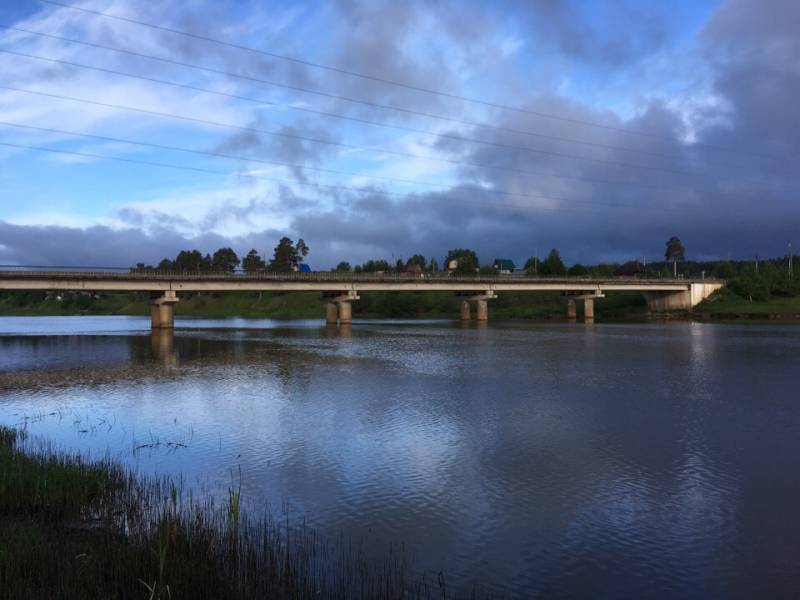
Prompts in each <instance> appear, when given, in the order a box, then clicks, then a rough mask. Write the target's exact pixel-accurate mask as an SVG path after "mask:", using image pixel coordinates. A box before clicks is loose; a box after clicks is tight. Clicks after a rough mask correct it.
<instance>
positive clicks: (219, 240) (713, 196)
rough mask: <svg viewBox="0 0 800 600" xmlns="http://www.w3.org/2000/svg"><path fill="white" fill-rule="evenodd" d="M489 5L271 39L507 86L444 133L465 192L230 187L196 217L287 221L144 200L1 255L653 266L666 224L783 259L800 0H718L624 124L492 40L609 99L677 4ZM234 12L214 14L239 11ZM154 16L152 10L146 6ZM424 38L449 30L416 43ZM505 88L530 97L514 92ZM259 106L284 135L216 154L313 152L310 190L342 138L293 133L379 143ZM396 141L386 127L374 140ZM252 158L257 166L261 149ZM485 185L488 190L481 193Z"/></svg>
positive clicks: (187, 45)
mask: <svg viewBox="0 0 800 600" xmlns="http://www.w3.org/2000/svg"><path fill="white" fill-rule="evenodd" d="M493 6H494V5H490V4H486V5H481V4H480V3H467V4H464V3H455V2H446V1H443V2H436V3H428V2H422V1H419V2H399V3H398V2H388V1H387V2H382V1H381V2H365V1H359V0H350V1H345V0H342V1H340V2H337V3H336V4H335V5H334V6H333V7H332V8H331V7H328V10H330V11H331V14H332V16H333V20H332V25H331V31H330V32H328V33H329V35H330V36H331V37H332V40H327V39H326V42H328V41H330V46H327V47H325V48H322V49H319V48H316V46H315V45H314V44H311V45H310V46H311V48H310V49H309V50H308V53H307V54H306V53H305V50H304V48H302V47H301V48H299V49H298V48H297V46H296V44H297V43H298V42H297V41H296V40H295V41H291V40H289V39H288V38H284V37H282V36H280V35H279V36H277V37H276V38H275V39H273V40H270V44H266V43H265V47H270V48H273V49H276V50H277V51H283V50H284V49H287V50H286V53H287V54H294V55H298V56H308V57H309V58H311V59H312V60H314V59H319V61H320V62H325V63H328V64H334V65H336V66H339V67H341V68H344V69H347V70H352V71H359V72H363V73H368V74H374V75H376V76H379V77H381V78H385V79H391V80H397V81H407V82H413V83H414V84H415V85H417V86H420V87H428V88H435V89H443V90H447V91H451V90H452V91H455V92H459V91H461V90H466V89H473V90H474V89H475V88H478V89H479V93H477V94H476V95H479V96H480V97H485V98H492V97H495V96H498V97H502V98H504V101H507V102H508V103H509V104H513V105H515V106H519V107H521V108H523V109H525V111H528V112H524V111H500V110H491V111H490V110H481V111H480V112H481V117H480V119H483V118H486V119H488V121H487V122H488V123H489V124H491V125H494V126H497V127H498V128H495V129H492V128H481V127H476V128H474V130H472V131H469V130H466V131H465V128H464V127H460V128H458V129H456V128H452V129H449V130H448V132H447V133H448V135H450V136H452V135H464V136H467V137H473V138H479V139H481V140H484V141H486V142H490V144H475V143H470V142H465V141H458V140H454V139H452V137H447V138H445V137H439V138H438V140H435V141H434V142H433V144H432V150H431V153H433V151H436V152H441V153H444V154H445V155H446V156H450V157H452V158H453V159H456V160H461V161H464V162H469V163H472V164H473V165H481V166H462V167H460V168H459V169H458V173H457V175H458V178H457V183H456V184H454V186H453V189H451V190H449V191H444V192H442V191H437V192H435V193H433V192H431V193H418V194H411V195H408V196H407V197H398V196H397V194H396V193H390V192H396V190H395V189H394V188H391V187H389V186H388V185H387V186H385V187H384V186H375V187H374V188H371V189H368V190H366V191H365V192H363V193H348V192H344V191H341V190H339V191H336V190H330V192H328V191H325V192H324V193H325V195H327V196H328V198H326V200H328V202H319V201H318V200H317V198H318V195H317V194H316V193H312V192H311V191H309V190H310V188H309V187H307V186H299V189H301V190H303V191H302V192H297V191H292V188H290V187H289V186H281V187H279V188H278V189H277V191H276V193H275V197H274V198H272V197H269V198H263V197H253V198H250V199H249V200H247V201H246V203H245V204H242V201H241V200H238V204H237V203H234V202H233V200H231V202H230V203H227V204H226V203H222V205H221V206H220V207H219V208H218V209H214V210H212V211H210V212H208V213H206V214H205V215H200V216H199V221H198V220H195V221H194V222H195V223H197V222H199V223H200V225H201V227H202V228H206V229H211V228H214V227H215V226H216V225H219V224H220V223H221V222H225V220H226V219H228V220H231V221H235V222H237V223H240V224H242V223H245V224H248V223H249V224H253V223H257V222H258V221H257V220H256V219H255V218H254V216H255V215H257V214H259V213H261V212H264V211H267V210H276V211H281V214H282V215H285V216H287V217H292V222H291V226H290V228H289V231H287V232H276V231H274V232H262V233H259V234H254V236H250V237H247V238H223V237H220V236H216V235H212V234H209V235H207V236H200V237H197V238H191V239H189V238H186V237H184V236H182V235H180V234H178V233H176V232H177V231H185V230H188V229H190V225H189V223H188V220H187V219H186V218H185V217H183V216H177V217H172V216H169V215H162V214H159V213H158V212H155V213H147V214H144V213H141V212H137V211H134V210H131V209H126V210H124V211H122V212H120V215H119V216H120V218H122V219H123V220H124V221H125V222H126V223H128V224H129V225H130V229H126V230H123V231H112V230H110V229H106V228H97V227H95V228H89V229H85V230H79V229H69V228H43V227H23V226H13V225H9V224H7V223H0V240H2V242H0V243H2V244H3V248H0V257H3V260H4V261H12V262H13V261H18V262H50V263H56V262H60V261H62V260H63V257H65V256H69V257H70V259H69V260H73V259H74V261H76V262H81V261H86V262H97V260H98V259H97V257H107V256H114V257H115V258H114V262H117V261H123V262H125V263H133V262H138V261H141V260H144V261H157V260H158V259H160V258H161V257H162V256H165V255H166V256H172V255H174V254H175V252H177V250H179V249H181V248H184V247H199V248H201V249H202V250H204V251H208V250H213V249H214V248H216V247H219V246H221V245H233V246H234V247H236V248H237V249H241V250H247V249H249V248H247V246H255V247H257V248H259V249H262V248H267V249H269V248H271V247H272V246H274V244H275V241H276V240H277V239H278V238H279V237H280V236H281V235H284V234H289V235H292V236H293V237H303V238H305V239H306V240H307V241H308V242H309V244H310V246H311V248H312V255H311V259H312V263H313V264H314V266H316V267H323V268H324V267H329V266H331V265H333V264H335V263H336V262H338V261H339V260H350V261H351V262H357V261H361V260H365V259H368V258H376V257H384V258H389V257H390V256H391V255H392V254H394V255H395V256H400V255H403V256H409V255H411V254H413V253H416V252H421V253H423V254H426V255H428V256H431V255H433V256H436V257H437V258H441V257H442V256H443V255H444V253H445V252H446V251H447V249H448V248H452V247H456V246H461V247H463V246H467V247H473V248H475V249H476V250H478V252H479V254H480V256H481V257H482V258H483V259H484V260H491V259H492V258H494V257H498V256H504V257H505V256H508V257H512V258H514V259H517V260H519V259H524V258H526V257H527V256H530V255H531V254H533V253H534V252H538V253H539V254H540V255H541V254H543V253H544V252H546V251H547V249H549V248H550V247H554V246H555V247H558V248H560V249H561V251H562V254H563V255H564V256H565V257H566V259H567V260H569V261H581V262H596V261H598V260H625V259H629V258H640V257H643V256H645V257H647V258H648V260H653V259H656V258H658V257H660V255H661V253H662V251H663V245H664V242H665V240H666V239H667V238H668V237H670V236H671V235H679V236H680V237H681V238H682V239H683V240H684V243H685V245H686V247H687V251H688V254H689V256H690V257H693V258H720V257H724V256H726V255H727V254H728V253H730V254H731V255H732V256H734V257H740V258H741V257H747V256H752V255H753V254H756V253H758V254H761V255H762V256H763V255H769V254H771V255H781V254H782V253H783V252H784V250H785V246H786V243H787V242H788V241H790V240H791V239H792V236H793V235H795V232H796V231H797V230H798V226H800V211H798V210H797V208H798V207H797V198H798V197H800V196H798V192H800V185H798V182H797V180H796V178H795V167H794V163H795V162H796V158H797V156H798V155H800V119H797V117H796V112H797V111H796V99H797V98H798V97H800V69H798V66H797V65H798V64H800V36H798V35H797V23H800V3H798V2H796V1H795V0H774V1H773V2H770V3H769V9H768V10H766V9H765V8H764V4H763V3H760V2H757V1H756V0H729V1H727V2H723V3H722V4H721V5H720V6H719V7H717V8H716V9H715V11H714V12H713V13H712V15H711V17H710V19H709V21H708V23H707V24H706V26H705V28H704V29H703V30H702V32H701V33H700V34H699V36H698V37H697V38H696V39H694V40H693V42H694V43H695V44H696V48H697V49H698V51H697V52H696V53H694V54H692V55H691V57H690V58H688V59H685V60H688V62H687V63H686V64H684V65H676V66H675V68H676V70H678V69H679V68H683V69H686V70H690V71H692V72H691V73H688V74H687V73H684V74H683V75H684V79H683V80H681V81H679V82H678V84H681V85H683V84H684V83H685V82H686V81H691V82H692V85H691V86H690V88H691V89H688V90H687V89H678V88H679V87H680V86H679V85H677V84H676V86H675V90H672V89H671V88H667V86H666V85H665V86H664V89H659V90H655V91H654V92H653V94H652V95H650V94H649V90H645V91H644V93H642V95H641V97H638V98H631V99H628V100H630V102H631V103H632V104H633V105H635V106H636V107H637V114H636V116H633V117H628V118H625V117H623V116H620V113H617V112H614V111H612V110H610V109H607V110H602V109H598V108H596V106H595V105H589V104H587V103H584V102H582V101H579V100H576V99H575V98H566V97H564V96H562V95H559V94H557V93H555V92H554V91H553V90H554V89H555V88H554V87H552V86H546V85H539V83H540V82H541V81H542V80H540V79H538V78H537V77H538V76H537V74H536V73H529V72H527V71H528V70H534V69H530V68H529V66H528V65H526V66H524V67H520V66H519V64H516V65H515V64H514V62H513V59H512V60H509V59H506V58H504V57H502V56H501V54H502V53H501V52H500V51H499V49H498V43H499V42H498V39H499V38H500V37H502V35H501V34H502V33H503V32H504V31H505V30H504V29H503V25H504V24H505V25H508V24H509V23H512V24H513V25H514V28H513V29H514V30H515V31H516V32H518V33H522V34H524V35H525V39H524V42H525V43H526V44H529V48H528V50H527V51H528V52H531V49H533V50H534V51H537V52H538V51H539V50H543V56H544V57H545V58H546V59H547V60H548V61H549V60H550V58H551V57H552V59H553V61H554V62H556V63H557V64H562V62H563V63H580V64H582V65H584V66H589V67H592V68H596V69H597V71H596V72H595V77H596V86H597V88H598V91H597V93H598V96H601V97H602V95H603V93H604V87H603V83H604V82H603V81H602V76H601V75H600V74H602V73H609V72H619V73H628V74H629V75H630V74H631V73H639V72H643V71H642V70H643V69H644V70H646V68H647V65H648V64H649V63H648V62H647V61H648V60H649V59H651V58H652V57H653V56H655V55H656V54H658V53H659V52H662V51H665V50H668V49H669V44H670V43H674V39H672V37H671V36H673V33H674V32H671V31H670V24H669V22H668V19H667V18H666V16H665V14H664V13H662V12H659V11H661V10H667V8H664V9H662V8H659V7H660V6H661V5H656V8H655V9H654V8H653V4H649V5H648V6H647V7H644V5H643V4H641V3H634V2H601V3H594V4H593V5H592V7H591V8H587V7H586V5H585V4H584V3H579V2H556V1H550V0H534V1H531V2H519V3H518V2H513V1H511V0H509V1H508V2H504V3H503V4H502V5H501V6H502V10H501V11H498V10H493V9H492V7H493ZM663 6H665V7H666V6H667V5H663ZM223 12H224V11H223ZM223 12H221V13H219V20H220V23H224V22H226V17H225V15H224V14H223ZM145 16H146V19H147V20H151V21H152V20H153V15H152V14H149V15H148V14H146V15H145ZM186 18H194V16H186ZM504 19H506V20H504ZM178 25H179V26H180V27H182V28H188V29H192V30H193V31H199V32H208V33H209V34H210V35H212V36H214V37H219V35H218V33H217V32H216V30H215V28H214V24H213V23H210V22H209V21H208V20H206V21H205V22H203V23H200V22H197V23H195V22H181V21H178V22H177V24H176V26H178ZM429 32H435V35H434V34H430V35H427V37H422V38H421V35H424V34H429ZM159 37H160V36H159ZM163 43H164V44H165V48H167V49H168V51H169V52H172V53H173V54H175V55H177V56H182V57H187V58H190V59H191V60H192V62H199V61H201V60H203V61H210V62H211V63H212V64H220V63H221V64H228V65H229V66H231V65H233V66H231V68H236V69H237V70H240V71H241V72H250V71H249V70H252V71H253V72H256V73H262V74H264V75H265V76H269V77H273V76H275V77H278V78H282V77H285V78H287V79H284V80H286V81H302V82H304V85H305V84H308V85H310V86H316V85H319V86H320V87H322V88H323V89H326V90H332V91H334V92H338V93H341V94H343V95H347V96H350V97H357V98H363V99H366V100H371V101H378V102H383V103H389V104H397V105H402V106H406V107H409V108H412V109H421V110H424V111H426V112H438V113H442V114H447V115H452V116H456V117H460V116H461V115H467V116H468V117H469V118H472V117H471V116H470V115H473V114H475V113H470V112H465V109H466V107H467V104H466V103H464V102H458V101H453V100H451V99H445V98H443V97H441V96H438V97H437V96H433V95H430V94H422V93H420V92H417V91H413V90H409V89H404V88H402V87H397V86H388V85H385V84H382V83H379V82H376V81H369V80H366V79H360V78H354V77H351V76H346V75H342V74H335V73H331V72H330V71H323V70H318V69H313V68H310V67H306V66H302V65H298V64H296V63H284V62H282V61H271V60H266V59H265V58H264V57H263V56H258V55H253V54H252V53H232V52H231V53H229V52H228V50H220V52H219V54H217V53H216V52H215V51H213V52H212V51H210V50H209V49H208V47H207V45H203V47H202V48H201V47H199V44H198V43H195V42H189V41H187V40H184V41H183V42H177V41H175V39H174V38H173V37H171V36H165V38H164V40H163ZM166 44H171V45H166ZM293 44H294V45H293ZM693 47H695V46H693ZM545 50H546V52H544V51H545ZM315 52H316V53H317V54H314V53H315ZM489 67H491V68H489ZM464 73H467V75H466V76H465V75H464ZM470 78H474V79H475V81H477V82H478V83H477V84H473V81H472V80H469V79H470ZM466 80H469V81H468V82H467V83H465V81H466ZM495 84H496V85H495ZM509 89H514V90H516V91H517V92H516V93H515V94H509V93H508V91H507V90H509ZM667 89H670V90H671V91H665V90H667ZM464 93H467V92H464ZM670 93H674V96H673V97H670V96H669V94H670ZM659 94H660V95H659ZM632 95H633V92H632ZM305 98H306V99H307V98H309V97H305ZM687 98H688V100H687ZM689 100H691V101H689ZM331 104H332V105H333V106H335V107H336V110H337V112H342V113H346V114H348V115H362V114H369V115H370V118H373V119H376V120H379V119H381V118H383V117H385V116H386V114H387V113H386V112H385V111H374V110H372V109H367V108H364V107H360V108H359V107H357V106H354V105H352V104H350V103H346V102H333V103H330V102H328V101H322V100H319V99H315V100H314V106H315V108H321V109H324V108H325V107H326V106H330V105H331ZM598 104H599V102H598ZM472 109H473V110H474V109H475V107H474V106H473V107H472ZM247 110H249V111H250V112H248V113H247V114H248V115H251V117H252V121H251V122H252V123H253V127H258V128H263V129H280V131H281V132H283V133H285V134H287V135H286V136H283V137H281V136H267V135H261V134H257V133H253V132H239V133H236V134H234V135H230V136H228V137H226V138H224V139H223V140H222V141H220V142H218V143H215V144H214V145H213V146H212V147H213V149H214V151H218V152H224V153H227V154H236V155H241V156H243V157H245V158H256V159H261V160H276V161H280V162H287V163H293V164H297V165H300V166H298V167H297V168H296V169H294V170H293V172H292V175H293V176H294V177H295V178H296V180H297V181H299V182H302V183H314V182H317V181H321V182H325V181H328V180H327V179H325V178H324V177H323V176H319V175H316V174H315V175H313V176H312V175H311V173H312V170H311V169H308V168H307V167H314V166H323V165H325V164H326V163H327V162H328V161H331V160H332V159H337V158H341V157H342V153H340V152H339V151H338V150H337V149H336V148H335V147H334V146H331V145H326V144H315V143H312V142H307V141H302V140H298V139H297V138H296V137H290V136H296V135H302V136H305V137H312V138H317V139H324V140H328V141H338V140H341V141H345V142H348V143H353V144H361V143H362V140H364V139H366V140H367V142H366V143H371V142H372V138H373V137H377V135H376V134H375V130H374V129H372V128H368V127H362V126H350V125H347V124H341V123H340V124H339V125H337V126H334V125H333V124H332V123H329V122H328V120H319V119H317V118H313V119H312V118H311V117H309V118H308V119H295V115H293V116H292V117H291V119H289V118H288V114H283V113H281V114H282V117H281V115H279V111H272V110H270V111H264V110H261V109H253V108H252V107H249V108H248V109H247ZM476 112H477V111H476ZM541 114H556V115H560V116H561V117H563V118H562V119H548V118H544V117H542V116H540V115H541ZM395 117H396V115H395ZM404 118H405V119H409V120H411V119H414V118H413V117H411V116H408V115H406V116H405V117H404ZM582 122H584V123H585V122H592V123H596V124H600V125H602V127H591V126H587V125H586V124H584V123H582ZM418 123H420V127H423V128H426V129H428V128H430V127H432V126H434V125H435V124H434V125H432V124H431V122H430V121H429V120H427V121H425V122H424V124H422V123H421V121H419V120H414V124H415V126H416V124H418ZM511 130H518V131H519V130H524V131H529V132H536V133H538V134H540V136H529V135H522V134H519V133H513V132H512V131H511ZM631 131H639V132H646V135H635V134H632V133H630V132H631ZM556 138H564V139H573V140H582V141H584V142H588V143H587V144H576V143H571V142H568V141H564V139H562V140H559V139H556ZM354 140H355V141H354ZM682 140H683V141H682ZM384 141H386V142H387V143H385V144H384V143H383V142H384ZM394 142H395V139H393V138H391V137H388V136H387V137H385V138H383V139H382V140H381V142H380V144H379V143H378V142H375V145H376V146H377V145H385V146H391V145H392V144H393V143H394ZM492 144H493V145H492ZM524 147H527V149H525V148H524ZM362 158H363V160H364V161H365V162H366V161H367V156H366V154H363V155H359V159H362ZM242 165H243V167H245V168H249V169H253V168H258V166H255V167H254V165H257V163H252V162H251V161H247V160H243V161H242ZM524 172H527V174H526V173H524ZM475 186H482V187H485V188H487V189H488V190H490V192H493V193H490V192H480V191H476V190H475V189H474V188H475ZM321 189H323V190H324V188H321ZM320 206H327V207H332V208H324V209H321V208H319V207H320ZM192 217H197V215H192ZM155 232H157V233H158V234H157V235H156V233H155ZM70 249H71V250H70ZM93 257H94V258H93ZM117 257H119V258H117Z"/></svg>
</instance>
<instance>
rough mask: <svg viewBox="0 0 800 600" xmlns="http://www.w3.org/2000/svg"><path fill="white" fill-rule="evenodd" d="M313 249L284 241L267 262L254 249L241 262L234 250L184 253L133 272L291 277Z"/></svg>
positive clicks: (286, 239) (138, 265) (284, 238)
mask: <svg viewBox="0 0 800 600" xmlns="http://www.w3.org/2000/svg"><path fill="white" fill-rule="evenodd" d="M308 252H309V248H308V246H307V245H306V243H305V242H304V241H303V240H302V239H299V240H297V243H295V242H294V241H292V239H291V238H288V237H283V238H281V240H280V241H279V242H278V245H277V246H275V249H274V251H273V255H272V258H271V259H270V260H269V262H267V261H266V260H264V258H262V257H261V255H260V254H259V253H258V251H257V250H256V249H255V248H253V249H252V250H250V252H248V253H247V255H246V256H245V257H244V258H241V259H240V258H239V257H238V256H237V255H236V252H234V251H233V249H232V248H220V249H218V250H217V251H216V252H214V254H208V253H207V254H205V255H203V253H202V252H200V251H199V250H181V251H180V252H179V253H178V255H177V256H176V257H175V258H174V259H169V258H164V259H162V260H161V262H160V263H158V265H157V266H152V265H146V264H144V263H138V264H137V265H136V266H135V267H133V268H132V269H131V271H134V272H154V271H164V272H174V271H178V272H182V273H233V272H235V271H236V270H237V269H239V267H240V265H241V270H242V271H244V272H245V273H259V272H266V271H270V272H273V273H291V272H292V271H297V270H298V268H299V265H300V264H301V263H302V262H303V259H304V258H305V257H306V256H307V255H308Z"/></svg>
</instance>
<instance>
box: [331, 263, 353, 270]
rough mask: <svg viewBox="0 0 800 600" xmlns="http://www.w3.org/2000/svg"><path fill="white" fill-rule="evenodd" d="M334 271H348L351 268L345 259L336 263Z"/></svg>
mask: <svg viewBox="0 0 800 600" xmlns="http://www.w3.org/2000/svg"><path fill="white" fill-rule="evenodd" d="M333 270H334V272H336V273H349V272H350V271H352V270H353V269H352V268H351V267H350V263H349V262H347V261H346V260H343V261H342V262H340V263H339V264H338V265H336V266H335V267H334V268H333Z"/></svg>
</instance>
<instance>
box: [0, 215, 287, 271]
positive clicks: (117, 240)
mask: <svg viewBox="0 0 800 600" xmlns="http://www.w3.org/2000/svg"><path fill="white" fill-rule="evenodd" d="M282 235H285V233H284V232H281V231H275V230H264V231H261V232H257V233H252V234H248V235H245V236H239V237H223V236H220V235H216V234H213V233H206V234H202V235H198V236H184V235H181V234H180V233H178V232H176V231H174V230H172V229H169V228H168V227H163V228H161V229H159V230H157V231H152V232H145V231H144V230H142V229H139V228H134V227H131V228H128V229H111V228H109V227H101V226H97V227H88V228H86V229H79V228H76V227H61V226H31V225H13V224H11V223H6V222H4V221H0V239H2V240H3V243H2V245H0V261H2V262H3V263H4V264H21V265H63V266H100V267H128V266H132V265H134V264H136V263H138V262H144V263H149V264H156V263H158V261H160V260H161V259H162V258H164V257H170V258H172V257H174V256H175V255H176V254H177V253H178V252H179V251H180V250H183V249H194V248H197V249H198V250H200V251H202V252H214V250H216V249H217V248H221V247H223V246H232V247H233V248H234V249H236V250H237V252H240V253H241V254H244V253H246V252H247V251H248V250H250V248H256V249H258V250H259V251H260V252H262V253H268V252H269V253H271V251H272V247H273V246H274V245H275V242H276V241H277V240H278V239H279V238H280V237H281V236H282Z"/></svg>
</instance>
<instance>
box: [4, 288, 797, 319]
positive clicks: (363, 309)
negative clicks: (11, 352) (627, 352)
mask: <svg viewBox="0 0 800 600" xmlns="http://www.w3.org/2000/svg"><path fill="white" fill-rule="evenodd" d="M147 301H148V298H147V296H145V295H142V294H125V293H114V294H101V295H98V296H96V297H90V296H87V295H79V294H73V295H65V296H64V297H63V299H62V300H60V301H59V300H56V299H55V298H54V297H47V296H45V295H44V294H43V293H41V292H13V293H9V292H6V293H0V315H15V316H16V315H20V316H44V315H149V314H150V309H149V307H148V305H147ZM577 308H578V312H579V315H580V311H581V310H582V308H583V305H582V303H581V302H578V303H577ZM175 310H176V315H177V316H178V317H218V318H225V317H261V318H273V319H321V318H323V317H324V305H323V302H322V299H321V297H320V295H319V294H317V293H315V292H286V293H267V292H265V293H263V294H258V293H256V292H253V293H219V294H210V293H207V294H192V295H187V296H184V297H183V298H181V301H180V302H179V303H178V304H177V305H176V309H175ZM489 311H490V314H491V317H492V318H493V319H530V320H536V321H549V320H561V319H563V318H564V305H563V303H562V301H561V298H560V294H558V293H557V292H529V293H512V292H504V293H502V294H498V298H497V299H496V300H492V302H491V304H490V308H489ZM595 311H596V317H597V320H598V321H626V320H634V321H640V320H645V319H647V317H648V313H647V304H646V303H645V301H644V298H643V296H642V295H641V294H639V293H636V292H630V293H629V292H616V293H611V294H608V295H607V296H606V297H605V298H603V299H602V300H598V301H597V302H595ZM694 313H695V316H696V317H698V318H701V319H725V320H730V319H753V320H764V319H796V320H797V319H800V296H796V297H771V298H768V299H764V300H757V301H750V300H748V299H745V298H742V297H741V296H738V295H736V294H734V293H733V292H732V291H730V290H728V289H723V290H721V291H720V292H718V293H716V294H714V295H713V296H712V297H711V298H709V299H708V300H706V301H704V302H702V303H701V304H700V305H698V306H697V307H696V308H695V310H694ZM353 314H354V315H355V316H356V317H362V318H446V319H454V318H457V317H458V299H457V298H456V297H455V296H453V295H451V294H446V293H436V292H392V293H384V292H364V293H362V294H361V300H359V301H358V302H355V303H354V304H353Z"/></svg>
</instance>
